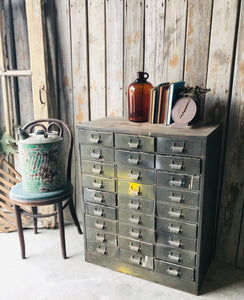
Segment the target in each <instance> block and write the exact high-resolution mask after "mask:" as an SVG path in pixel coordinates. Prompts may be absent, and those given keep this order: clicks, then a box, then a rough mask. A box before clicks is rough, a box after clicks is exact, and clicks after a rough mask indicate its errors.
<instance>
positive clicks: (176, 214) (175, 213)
mask: <svg viewBox="0 0 244 300" xmlns="http://www.w3.org/2000/svg"><path fill="white" fill-rule="evenodd" d="M168 215H170V216H171V217H174V218H178V219H180V218H182V217H183V214H182V211H173V210H170V211H168Z"/></svg>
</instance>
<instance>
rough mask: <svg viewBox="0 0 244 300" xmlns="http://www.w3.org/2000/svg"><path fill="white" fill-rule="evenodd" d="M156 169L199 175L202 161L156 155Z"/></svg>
mask: <svg viewBox="0 0 244 300" xmlns="http://www.w3.org/2000/svg"><path fill="white" fill-rule="evenodd" d="M156 169H157V170H163V171H169V172H181V173H186V174H191V175H197V174H200V172H201V159H199V158H188V157H183V156H182V157H179V156H167V155H156Z"/></svg>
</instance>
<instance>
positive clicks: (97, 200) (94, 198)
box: [93, 196, 103, 203]
mask: <svg viewBox="0 0 244 300" xmlns="http://www.w3.org/2000/svg"><path fill="white" fill-rule="evenodd" d="M93 200H94V202H97V203H102V202H103V196H100V197H98V196H94V197H93Z"/></svg>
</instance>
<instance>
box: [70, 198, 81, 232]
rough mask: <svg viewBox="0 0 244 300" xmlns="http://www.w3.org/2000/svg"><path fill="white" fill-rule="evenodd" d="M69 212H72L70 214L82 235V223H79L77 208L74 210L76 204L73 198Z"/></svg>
mask: <svg viewBox="0 0 244 300" xmlns="http://www.w3.org/2000/svg"><path fill="white" fill-rule="evenodd" d="M69 210H70V214H71V216H72V218H73V220H74V223H75V226H76V227H77V230H78V232H79V233H80V234H82V230H81V228H80V223H79V221H78V218H77V215H76V212H75V208H74V204H73V199H72V197H71V198H70V199H69Z"/></svg>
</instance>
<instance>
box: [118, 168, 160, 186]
mask: <svg viewBox="0 0 244 300" xmlns="http://www.w3.org/2000/svg"><path fill="white" fill-rule="evenodd" d="M117 177H119V178H122V179H125V180H132V181H136V182H142V183H147V184H153V183H154V182H155V171H154V170H149V169H142V168H136V167H133V166H131V167H129V166H123V165H117Z"/></svg>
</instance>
